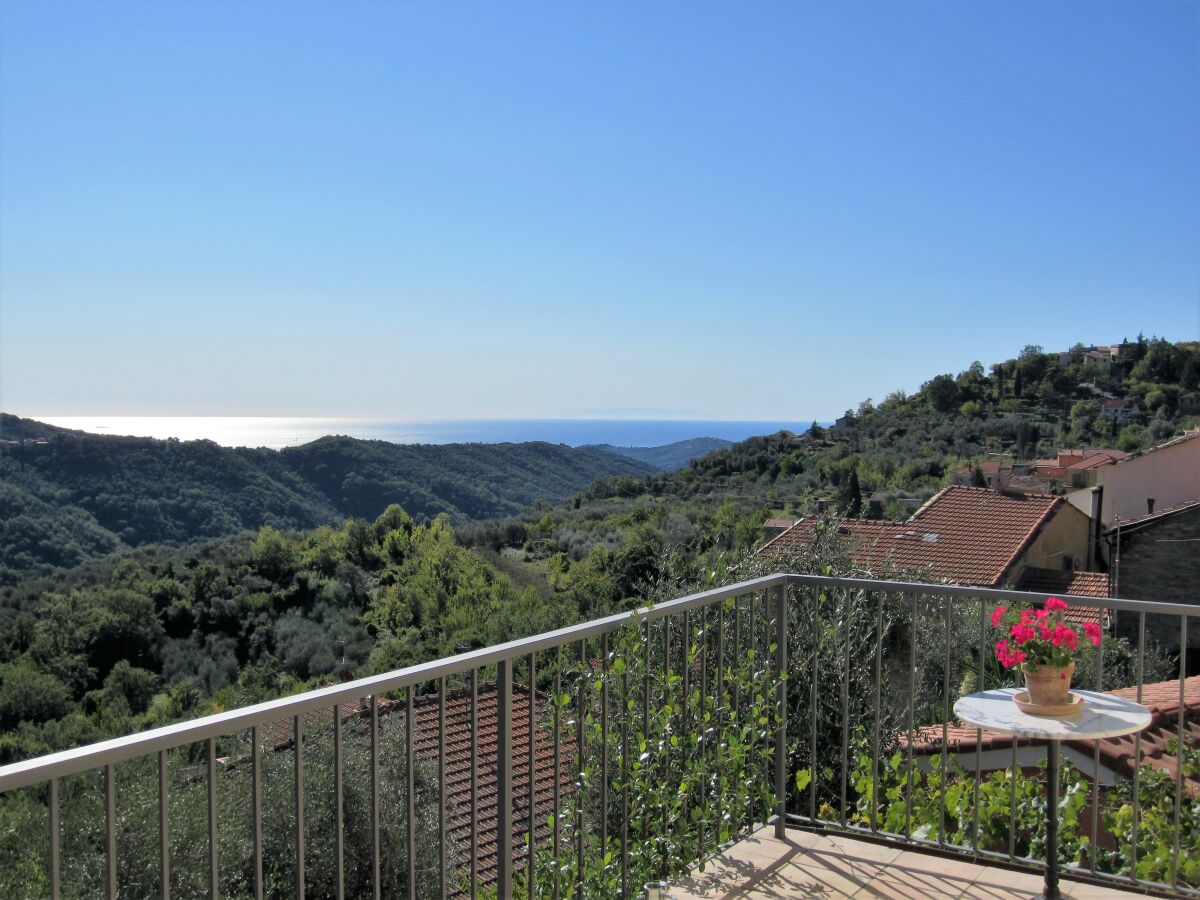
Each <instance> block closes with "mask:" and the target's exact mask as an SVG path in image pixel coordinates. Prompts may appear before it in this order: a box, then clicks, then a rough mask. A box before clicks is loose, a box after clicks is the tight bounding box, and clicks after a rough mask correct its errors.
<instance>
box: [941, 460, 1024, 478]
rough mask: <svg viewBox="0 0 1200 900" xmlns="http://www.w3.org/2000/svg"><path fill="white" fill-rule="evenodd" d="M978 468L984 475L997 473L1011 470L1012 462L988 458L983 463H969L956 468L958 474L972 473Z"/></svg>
mask: <svg viewBox="0 0 1200 900" xmlns="http://www.w3.org/2000/svg"><path fill="white" fill-rule="evenodd" d="M975 469H978V470H979V471H980V472H982V473H983V474H984V475H995V474H996V473H998V472H1011V471H1012V463H1007V462H1000V461H999V460H995V459H987V460H984V461H983V462H981V463H968V464H967V465H965V466H963V467H962V468H960V469H955V470H954V471H955V474H956V475H970V474H971V472H972V471H974V470H975Z"/></svg>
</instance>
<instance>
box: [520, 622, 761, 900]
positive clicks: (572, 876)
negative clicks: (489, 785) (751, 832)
mask: <svg viewBox="0 0 1200 900" xmlns="http://www.w3.org/2000/svg"><path fill="white" fill-rule="evenodd" d="M735 620H736V621H737V622H738V624H739V626H740V641H741V643H740V644H739V649H740V652H737V651H736V650H735V646H734V643H733V634H735V633H737V632H735V626H734V622H735ZM664 621H665V620H659V621H657V622H655V623H653V624H652V625H650V626H649V627H648V628H647V626H646V623H645V622H644V621H635V622H634V623H632V624H631V625H630V626H628V627H627V628H626V629H624V630H622V631H621V632H619V633H618V634H617V635H616V636H615V639H614V640H613V643H612V649H611V650H610V653H609V655H608V656H607V658H606V660H605V662H604V664H603V665H595V664H594V663H588V662H584V663H583V664H581V665H579V666H578V667H577V668H575V669H573V670H572V671H571V672H569V673H568V679H567V686H566V687H564V689H563V690H562V691H561V692H560V693H558V694H557V696H556V697H555V706H556V711H555V716H556V719H557V720H558V721H560V722H561V723H562V729H563V732H564V741H565V743H566V745H568V746H570V747H571V748H572V753H576V754H579V756H578V760H579V761H580V763H581V764H580V765H577V766H576V767H575V771H576V775H575V781H574V785H573V788H572V790H571V791H570V792H569V793H568V794H567V795H566V796H565V797H564V799H563V802H562V803H561V805H560V808H559V810H558V814H557V816H551V817H550V818H549V820H548V821H547V825H548V826H549V828H550V829H551V830H552V832H553V837H552V838H551V839H550V840H548V841H545V842H544V846H542V847H540V848H538V850H537V857H538V860H537V865H536V867H535V871H536V878H537V886H536V893H537V894H538V895H539V896H551V895H553V894H554V893H555V890H556V888H557V890H558V891H560V892H561V893H562V894H563V895H564V896H568V895H574V894H575V893H576V891H579V892H580V894H579V895H581V896H584V897H597V898H601V897H603V898H607V897H639V896H641V893H642V891H641V886H642V885H643V884H644V883H645V882H647V881H651V880H657V879H659V878H669V879H678V878H679V877H681V876H682V875H684V874H685V873H686V872H687V871H688V870H690V869H691V868H692V866H694V865H695V864H696V863H697V862H699V861H702V860H703V859H705V857H706V856H709V855H712V854H714V853H715V852H717V850H718V848H719V847H720V846H721V845H722V844H725V843H728V842H729V841H730V840H732V839H734V838H735V837H736V836H738V835H740V834H743V833H745V832H746V831H747V830H748V829H749V828H750V827H751V826H752V824H753V823H755V822H761V821H765V820H766V818H767V816H768V815H770V813H771V811H772V809H773V803H774V785H773V776H772V765H773V760H774V754H775V750H774V735H775V731H776V728H777V727H778V725H779V717H778V712H777V711H778V707H777V704H776V702H775V695H776V689H777V686H779V685H780V684H781V681H780V679H779V678H778V676H776V675H775V674H774V673H773V668H772V662H771V660H772V654H773V653H774V650H775V647H774V645H773V644H772V643H770V635H771V633H772V629H773V619H771V618H770V616H769V614H768V613H767V612H766V611H765V610H763V609H761V608H760V610H759V617H758V618H757V619H754V618H752V616H751V614H750V611H749V607H748V605H747V603H746V601H742V602H741V604H739V605H738V606H736V607H735V604H734V601H732V600H730V601H727V602H726V603H725V605H724V606H723V608H717V609H714V610H707V611H704V612H703V613H701V612H697V613H695V614H694V615H693V616H692V619H691V623H692V624H691V626H690V627H689V628H688V629H687V630H686V631H684V630H683V628H682V627H681V625H682V623H681V621H680V617H679V616H674V617H673V618H672V619H671V620H670V621H671V624H670V625H669V626H668V625H664ZM665 660H669V662H665ZM604 710H607V715H604V714H602V713H603V711H604ZM626 811H628V819H627V821H626V818H625V817H626ZM556 847H557V851H558V852H555V848H556ZM581 850H582V857H581V853H580V851H581ZM581 858H582V865H581V864H580V863H581ZM626 870H627V871H628V876H627V878H625V877H623V872H625V871H626ZM526 884H527V883H526ZM524 889H526V886H525V885H521V886H520V890H518V891H517V893H520V892H521V890H524Z"/></svg>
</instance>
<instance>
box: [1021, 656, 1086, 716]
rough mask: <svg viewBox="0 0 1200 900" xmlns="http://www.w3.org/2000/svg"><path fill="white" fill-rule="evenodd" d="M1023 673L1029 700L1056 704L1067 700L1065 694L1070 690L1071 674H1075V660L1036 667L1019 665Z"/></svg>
mask: <svg viewBox="0 0 1200 900" xmlns="http://www.w3.org/2000/svg"><path fill="white" fill-rule="evenodd" d="M1021 671H1022V672H1024V673H1025V688H1026V689H1027V690H1028V691H1029V701H1030V702H1031V703H1035V704H1037V705H1038V706H1058V705H1059V704H1063V703H1067V702H1069V700H1068V697H1067V695H1068V694H1069V693H1070V691H1071V676H1072V675H1074V674H1075V661H1074V660H1072V661H1071V662H1069V663H1067V665H1065V666H1061V667H1053V666H1038V667H1036V668H1034V667H1032V666H1030V665H1028V664H1025V665H1023V666H1021Z"/></svg>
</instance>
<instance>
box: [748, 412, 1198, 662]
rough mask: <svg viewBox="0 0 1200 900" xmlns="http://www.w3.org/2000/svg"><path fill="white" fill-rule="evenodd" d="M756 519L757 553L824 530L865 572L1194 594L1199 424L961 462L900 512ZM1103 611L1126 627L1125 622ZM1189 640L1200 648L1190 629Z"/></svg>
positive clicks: (1130, 594) (781, 552)
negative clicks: (1136, 448) (1165, 435)
mask: <svg viewBox="0 0 1200 900" xmlns="http://www.w3.org/2000/svg"><path fill="white" fill-rule="evenodd" d="M868 515H870V513H868ZM764 528H765V529H766V531H767V532H768V537H769V540H768V541H767V543H766V544H765V545H764V546H763V547H762V548H761V549H760V550H759V555H760V556H762V557H764V558H766V559H780V560H783V559H787V558H789V557H790V556H792V555H794V554H795V553H796V552H798V551H800V550H803V549H806V548H808V547H810V546H811V545H812V544H813V542H814V541H818V540H820V539H821V536H822V534H824V533H826V532H828V533H831V534H836V535H838V536H839V537H840V538H843V539H845V541H846V542H847V544H848V546H849V548H850V554H851V557H852V559H853V562H854V564H855V565H856V566H858V567H860V568H861V569H863V570H864V571H867V572H870V573H871V574H873V575H887V574H894V573H897V572H916V573H924V574H925V575H927V576H929V577H932V578H934V579H936V580H938V581H944V582H948V583H952V584H961V585H972V586H976V587H989V588H1014V589H1018V590H1027V591H1035V592H1038V593H1047V594H1062V595H1076V596H1088V597H1118V596H1119V597H1122V598H1125V599H1144V600H1160V601H1176V602H1181V603H1194V602H1196V597H1195V590H1194V586H1195V584H1196V583H1197V581H1198V580H1200V558H1198V557H1196V556H1195V554H1192V553H1188V552H1186V550H1180V549H1179V548H1180V546H1183V547H1186V546H1187V544H1188V543H1189V542H1195V543H1198V544H1200V428H1197V429H1192V430H1189V431H1187V432H1185V433H1184V434H1183V435H1182V436H1180V437H1177V438H1174V439H1172V440H1169V441H1166V442H1164V443H1162V444H1158V445H1156V446H1153V447H1150V448H1148V449H1146V450H1143V451H1140V452H1136V453H1126V452H1123V451H1120V450H1115V449H1111V448H1101V447H1085V448H1073V449H1063V450H1060V451H1059V453H1058V454H1057V455H1056V456H1055V458H1053V459H1040V460H1036V461H1033V462H1030V463H1026V464H1022V463H1000V462H990V463H981V464H978V465H974V466H964V467H963V468H961V469H959V470H958V471H956V472H955V473H954V475H953V481H952V484H950V485H949V486H948V487H946V488H944V489H942V490H941V491H939V492H938V493H937V494H935V495H934V496H933V497H932V498H931V499H929V500H928V501H926V502H925V503H924V504H923V505H922V506H921V507H920V508H919V509H918V510H917V511H916V512H915V513H913V514H912V515H911V516H910V517H909V518H907V519H905V520H904V521H902V522H890V521H882V520H880V519H879V518H865V519H854V518H848V517H845V518H835V517H833V516H831V515H830V514H829V512H828V511H826V512H824V513H818V514H817V515H814V516H806V517H802V518H798V519H795V520H791V519H781V518H778V517H776V518H771V519H768V520H767V521H766V522H765V523H764ZM1102 618H1103V620H1104V621H1105V622H1106V623H1107V624H1108V625H1109V627H1111V628H1113V629H1114V630H1115V632H1116V633H1117V634H1124V635H1125V636H1131V635H1130V634H1129V633H1128V632H1129V628H1130V627H1132V625H1133V623H1122V622H1120V621H1119V620H1118V619H1117V617H1115V616H1114V615H1112V614H1108V613H1105V614H1103V616H1102ZM1150 619H1151V621H1150V622H1149V623H1148V628H1149V629H1150V632H1151V635H1152V636H1153V637H1154V638H1155V639H1156V640H1157V641H1158V642H1159V643H1160V645H1161V646H1163V647H1164V648H1170V649H1171V650H1172V651H1175V650H1177V649H1178V647H1179V636H1178V633H1177V632H1174V631H1172V629H1171V627H1168V625H1167V623H1166V622H1165V621H1164V622H1163V623H1161V626H1162V629H1160V628H1159V627H1158V626H1159V624H1160V623H1157V622H1156V621H1154V619H1155V617H1153V616H1151V617H1150ZM1160 630H1162V633H1159V632H1160ZM1132 636H1133V637H1136V635H1132ZM1188 644H1189V647H1196V646H1200V630H1197V631H1196V634H1195V636H1194V637H1192V636H1189V641H1188ZM1192 659H1193V662H1192V663H1190V664H1189V668H1192V667H1195V669H1196V671H1200V665H1197V663H1200V654H1195V655H1193V657H1192Z"/></svg>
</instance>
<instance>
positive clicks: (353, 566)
mask: <svg viewBox="0 0 1200 900" xmlns="http://www.w3.org/2000/svg"><path fill="white" fill-rule="evenodd" d="M657 552H658V549H657V547H656V545H654V543H653V540H652V538H651V537H650V536H647V537H646V538H645V540H644V541H639V542H635V543H633V544H631V546H630V548H629V550H628V552H627V553H624V554H620V555H618V556H617V557H615V558H612V559H603V560H602V559H600V558H599V557H600V556H602V554H598V555H597V556H598V558H597V560H595V561H594V562H593V563H592V564H586V563H585V564H575V565H574V566H573V571H572V572H571V573H570V586H569V589H567V590H564V591H562V592H558V593H552V594H551V595H550V596H549V598H546V597H544V596H543V595H542V594H541V593H540V592H539V591H538V590H537V588H536V587H534V586H529V585H526V586H524V587H520V588H519V587H518V586H517V585H516V584H514V583H513V581H512V579H511V578H509V577H508V576H507V575H506V574H504V573H503V572H501V571H499V570H497V569H496V568H494V567H493V566H492V565H490V564H489V563H488V562H487V561H485V560H484V559H483V558H482V557H481V556H480V555H479V554H477V553H474V552H472V551H470V550H468V549H465V548H463V547H462V546H461V545H459V544H458V543H457V541H456V540H455V538H454V533H453V531H452V530H451V528H450V527H449V524H448V522H447V521H446V519H445V518H444V517H439V518H436V519H434V520H433V521H432V522H430V523H428V524H425V525H417V524H415V523H414V522H413V520H412V518H411V517H409V516H408V515H407V513H405V512H404V510H403V509H401V508H399V507H396V506H393V507H389V508H388V509H387V510H385V512H384V514H383V515H381V516H380V517H379V519H377V520H376V521H375V522H373V523H367V522H362V521H358V520H350V521H349V522H347V523H346V524H345V525H344V526H343V527H341V528H338V529H334V528H330V527H328V526H325V527H322V528H319V529H316V530H315V531H312V532H308V533H306V534H300V535H296V534H287V533H284V532H280V531H278V530H277V529H275V528H272V527H270V526H267V527H264V528H263V529H262V530H261V531H260V532H259V533H258V535H257V536H255V537H253V538H252V539H248V538H232V539H227V540H224V541H218V542H215V543H212V544H210V545H208V546H207V547H205V548H202V549H200V550H196V551H188V550H185V551H165V550H159V551H156V552H154V553H152V554H146V555H145V556H142V557H139V558H125V559H123V560H121V561H120V562H118V563H116V564H115V565H114V564H112V563H110V564H107V565H100V566H96V567H93V568H92V569H90V570H87V571H84V572H77V573H74V574H73V575H72V578H71V579H70V580H68V581H65V582H64V584H63V585H62V587H63V589H64V592H63V593H56V592H40V591H38V590H37V588H36V586H33V585H31V586H29V587H28V588H27V589H25V590H22V591H21V592H18V593H17V594H16V595H15V597H14V598H13V600H12V604H11V605H10V606H9V607H8V608H7V609H3V610H0V625H2V626H3V627H2V628H0V635H2V636H3V640H0V727H4V728H5V729H14V730H16V733H14V734H13V735H12V736H11V739H10V740H8V741H7V742H5V743H4V746H3V747H2V748H0V753H2V754H3V755H5V756H6V757H7V758H8V759H9V760H11V759H16V758H23V757H25V756H28V755H34V754H37V753H42V752H46V751H48V750H51V749H64V748H65V747H67V746H71V745H72V744H73V743H76V742H78V740H79V739H85V740H93V739H96V738H99V737H106V736H113V735H117V734H123V733H127V732H130V731H135V730H138V729H140V728H145V727H153V726H157V725H163V724H167V723H169V722H171V721H175V720H177V719H180V718H183V717H186V716H191V715H200V714H204V713H206V712H214V711H218V710H220V709H224V708H228V707H230V706H237V705H242V704H246V703H250V702H255V701H260V700H266V699H270V698H273V697H277V696H279V695H280V694H283V693H287V692H291V691H296V690H302V689H304V688H305V687H306V686H313V685H320V684H323V683H327V682H328V681H330V680H332V679H335V678H337V677H339V676H340V674H341V673H343V672H346V671H355V672H358V673H360V674H367V673H370V672H373V671H383V670H390V669H395V668H399V667H402V666H406V665H410V664H413V663H417V662H423V661H425V660H428V659H433V658H436V657H439V656H446V655H449V654H451V653H453V652H454V651H455V648H456V647H457V646H458V645H459V644H463V643H468V644H471V643H475V644H482V643H488V644H492V643H499V642H501V641H504V640H509V639H512V638H517V637H524V636H526V635H528V634H532V633H536V632H540V631H547V630H550V629H552V628H556V627H561V626H563V625H566V624H569V623H571V622H575V621H578V620H579V619H581V618H583V616H584V615H585V609H584V608H583V607H584V606H586V611H590V610H591V609H593V608H599V607H602V608H605V609H607V608H609V607H611V606H613V605H615V604H616V602H617V600H619V599H620V598H619V596H618V595H617V594H616V593H615V588H614V585H618V584H625V583H626V581H627V580H631V579H637V578H640V577H642V576H643V574H644V573H643V571H642V568H643V567H644V566H646V565H647V564H648V563H647V560H650V563H651V564H652V562H653V557H654V555H655V554H656V553H657ZM597 570H600V571H599V572H598V571H597ZM610 570H611V572H610ZM602 575H603V577H601V576H602ZM609 578H611V582H610V581H608V580H606V579H609ZM77 720H82V722H84V723H86V726H84V725H81V724H80V723H79V721H77ZM69 723H75V724H69Z"/></svg>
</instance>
